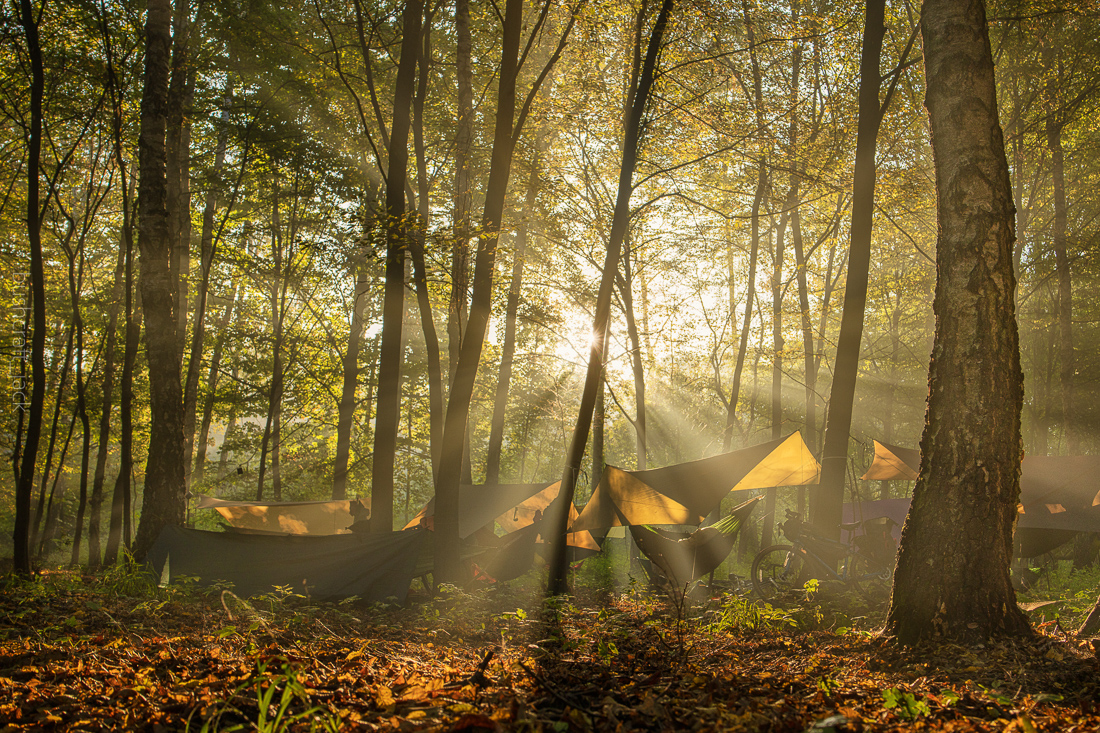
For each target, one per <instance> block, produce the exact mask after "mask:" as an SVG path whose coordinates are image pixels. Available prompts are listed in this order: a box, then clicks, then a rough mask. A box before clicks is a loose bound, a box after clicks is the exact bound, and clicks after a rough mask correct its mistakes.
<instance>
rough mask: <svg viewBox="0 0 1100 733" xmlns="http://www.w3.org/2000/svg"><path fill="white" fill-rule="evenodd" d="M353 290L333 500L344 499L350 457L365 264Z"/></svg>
mask: <svg viewBox="0 0 1100 733" xmlns="http://www.w3.org/2000/svg"><path fill="white" fill-rule="evenodd" d="M356 272H357V274H356V278H355V291H354V293H353V294H352V305H351V327H350V328H349V329H348V347H347V350H346V351H345V352H344V358H343V376H342V384H341V389H340V405H339V408H338V409H337V424H336V461H335V464H334V465H333V469H332V498H333V499H343V498H345V497H347V491H348V489H347V485H348V460H349V458H350V456H351V428H352V424H353V423H354V421H355V392H356V388H357V386H358V383H359V352H360V350H361V349H360V344H361V343H362V339H363V326H364V318H363V309H364V308H365V307H366V299H367V296H368V294H369V293H370V285H371V273H370V270H369V269H368V267H367V265H366V264H365V263H361V264H360V265H359V267H358V268H357V270H356Z"/></svg>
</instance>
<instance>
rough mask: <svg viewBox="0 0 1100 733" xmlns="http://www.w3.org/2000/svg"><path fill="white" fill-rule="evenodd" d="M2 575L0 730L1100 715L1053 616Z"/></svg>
mask: <svg viewBox="0 0 1100 733" xmlns="http://www.w3.org/2000/svg"><path fill="white" fill-rule="evenodd" d="M0 582H3V583H4V584H3V585H2V587H0V590H2V591H3V592H2V593H0V731H16V730H47V731H48V730H71V731H76V730H87V731H99V730H144V731H165V730H167V731H176V730H188V729H189V730H193V731H200V730H211V731H216V730H221V731H228V730H265V731H282V730H288V731H289V730H377V729H395V730H401V731H412V730H468V731H476V730H521V731H538V730H541V731H555V732H564V731H588V730H623V731H628V730H671V729H676V730H691V731H698V730H734V731H740V730H746V731H751V730H767V731H811V730H812V731H829V730H833V731H838V732H839V731H894V730H949V731H987V730H988V731H992V730H997V731H1002V730H1010V731H1019V732H1021V733H1030V732H1031V731H1037V730H1038V731H1066V732H1067V733H1069V732H1072V731H1086V730H1091V731H1095V730H1098V729H1100V704H1098V701H1100V662H1098V659H1097V656H1096V654H1095V652H1094V649H1093V646H1092V645H1091V644H1090V643H1089V642H1085V641H1079V640H1076V639H1074V638H1073V637H1071V636H1070V635H1068V634H1065V633H1063V632H1062V631H1061V628H1060V627H1059V626H1058V624H1057V623H1047V624H1040V623H1038V622H1037V623H1036V626H1037V627H1038V629H1039V631H1038V633H1037V635H1036V636H1035V637H1034V638H1033V639H1028V640H1011V641H1003V642H998V643H993V644H988V645H978V646H971V647H961V646H953V645H949V644H939V645H934V646H926V647H923V648H919V649H916V650H903V649H901V648H899V647H898V646H897V645H895V644H893V643H891V642H890V641H889V640H885V639H882V638H880V637H878V636H877V635H876V634H875V633H874V632H873V630H874V629H875V628H876V627H877V626H878V625H879V623H880V622H881V613H882V611H883V609H882V608H867V609H859V608H853V607H852V606H850V605H848V603H849V601H848V600H846V599H843V598H841V599H838V600H837V601H835V602H833V601H828V600H827V599H826V600H824V601H823V600H822V599H820V598H818V599H814V600H813V602H807V603H804V604H801V605H800V606H798V607H797V608H794V609H788V610H775V609H771V608H769V607H763V608H761V607H759V606H757V605H755V604H753V603H752V602H751V601H748V600H746V599H745V598H743V597H740V596H738V595H725V596H722V597H720V598H717V599H703V600H697V601H692V602H691V603H689V604H686V605H682V606H680V607H676V606H674V605H673V604H671V603H669V602H668V601H667V600H665V599H663V598H661V597H656V596H650V595H648V594H646V593H643V592H627V593H623V594H620V595H617V596H611V595H610V594H603V595H598V594H597V595H586V594H584V593H580V594H579V595H578V596H577V597H571V598H569V599H567V600H565V601H560V602H553V603H549V604H546V603H543V601H542V600H541V597H540V596H539V595H538V594H537V593H536V592H535V591H533V590H528V591H522V590H518V589H515V588H512V589H509V588H496V589H491V590H481V591H478V592H476V593H465V592H459V591H452V592H451V593H447V594H443V595H441V596H439V597H437V598H436V599H434V600H433V599H429V598H427V597H426V596H425V597H423V598H420V599H412V600H411V602H410V603H409V604H407V605H405V606H402V607H383V606H371V607H363V606H356V605H354V604H347V605H326V604H311V603H308V602H307V600H306V599H302V598H297V597H293V596H285V597H269V598H266V599H262V600H260V601H256V600H253V601H252V602H251V603H244V602H242V601H240V600H238V599H237V598H236V596H234V595H233V594H231V593H228V592H222V591H216V590H215V591H201V590H198V589H194V588H191V589H187V588H183V589H173V588H169V589H168V590H163V589H159V590H158V589H151V588H149V587H147V586H146V587H142V584H141V582H139V581H138V580H136V579H135V576H127V575H126V574H125V573H115V574H113V575H111V574H109V575H108V576H106V577H103V576H100V577H98V578H86V577H81V576H79V575H76V574H71V573H67V572H54V573H49V574H46V575H44V576H41V577H39V578H36V579H35V580H33V581H16V580H7V581H0ZM857 613H858V614H862V615H860V616H855V615H854V614H857Z"/></svg>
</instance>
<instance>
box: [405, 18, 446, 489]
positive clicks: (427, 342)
mask: <svg viewBox="0 0 1100 733" xmlns="http://www.w3.org/2000/svg"><path fill="white" fill-rule="evenodd" d="M433 16H434V9H432V8H429V9H428V11H427V13H426V14H425V18H424V25H423V34H422V36H421V49H420V53H419V54H418V55H417V68H418V69H419V74H418V77H417V83H416V94H415V95H414V97H413V103H412V108H413V125H412V131H413V149H414V150H415V152H416V187H417V196H416V201H417V225H416V227H415V228H414V229H413V231H412V232H410V236H409V254H410V256H411V259H412V264H413V280H414V282H415V285H416V303H417V306H418V310H419V312H420V329H421V331H422V332H423V334H424V350H425V352H426V353H425V355H426V357H427V367H428V450H429V454H430V455H431V464H432V476H433V477H434V476H435V472H436V470H437V469H438V467H439V451H440V450H441V448H442V445H441V443H442V440H443V364H442V361H441V359H440V354H439V335H438V334H437V332H436V328H435V317H434V315H433V314H432V304H431V300H430V297H431V294H430V292H429V289H428V266H427V262H426V260H425V253H424V252H425V243H426V241H427V236H428V229H429V227H430V224H431V199H430V195H431V190H430V186H429V179H428V161H427V153H426V151H425V149H424V103H425V100H426V99H427V96H428V77H429V75H430V73H431V62H432V44H431V39H432V35H431V30H432V18H433ZM405 499H406V503H407V502H408V493H407V492H406V496H405Z"/></svg>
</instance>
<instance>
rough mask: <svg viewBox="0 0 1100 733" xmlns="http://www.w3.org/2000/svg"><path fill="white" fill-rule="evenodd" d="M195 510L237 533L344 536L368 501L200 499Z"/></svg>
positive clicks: (366, 512) (365, 511)
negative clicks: (213, 513)
mask: <svg viewBox="0 0 1100 733" xmlns="http://www.w3.org/2000/svg"><path fill="white" fill-rule="evenodd" d="M198 508H199V509H213V510H214V511H216V512H217V513H218V514H220V515H221V516H222V518H223V519H224V520H225V522H226V524H228V525H229V526H230V527H231V528H233V529H235V530H237V531H243V532H254V533H265V534H267V533H274V534H298V535H333V534H345V533H347V532H349V531H351V530H350V527H351V525H352V524H354V523H355V522H356V521H359V520H363V519H365V518H366V517H369V516H370V500H369V499H350V500H347V499H346V500H342V501H281V502H259V501H225V500H223V499H215V498H213V497H211V496H200V497H199V504H198Z"/></svg>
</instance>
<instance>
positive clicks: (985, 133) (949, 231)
mask: <svg viewBox="0 0 1100 733" xmlns="http://www.w3.org/2000/svg"><path fill="white" fill-rule="evenodd" d="M921 32H922V34H923V37H924V59H925V76H926V79H927V90H928V91H927V95H926V97H925V106H926V107H927V108H928V113H929V117H930V119H931V128H932V151H933V155H934V160H935V168H936V198H937V204H938V208H939V213H938V218H939V236H938V239H937V246H936V266H937V271H938V276H937V281H936V294H935V300H934V303H933V309H934V311H935V314H936V334H935V340H934V343H933V347H932V363H931V368H930V370H929V376H928V383H929V390H930V392H929V397H928V411H927V421H926V424H925V429H924V437H923V438H922V439H921V470H920V475H919V477H918V478H917V483H916V487H915V489H914V491H913V503H912V507H911V509H910V510H909V516H908V518H907V520H906V522H905V528H904V530H903V532H902V539H901V548H900V550H899V554H898V562H897V570H896V573H895V576H894V591H893V597H892V599H891V607H890V612H889V615H888V617H887V621H886V629H885V631H886V632H887V633H889V634H893V635H895V636H896V637H897V639H898V640H899V641H900V642H902V643H904V644H915V643H916V642H918V641H920V640H922V639H929V638H933V637H937V638H943V639H949V640H951V639H954V640H973V639H987V638H989V637H992V636H1021V635H1028V634H1030V627H1029V626H1028V621H1027V618H1026V616H1024V614H1023V612H1022V611H1021V610H1020V609H1019V607H1018V606H1017V605H1016V594H1015V591H1014V590H1013V588H1012V583H1011V582H1010V579H1009V562H1010V560H1011V557H1012V533H1013V527H1014V525H1015V522H1016V518H1017V511H1016V506H1017V501H1018V499H1019V495H1020V483H1019V479H1020V457H1021V453H1022V443H1021V440H1020V410H1021V406H1022V404H1023V375H1022V373H1021V371H1020V357H1019V340H1018V335H1017V328H1016V313H1015V305H1014V293H1015V285H1016V283H1015V276H1014V274H1013V270H1012V255H1013V242H1014V241H1015V231H1014V220H1013V214H1014V211H1013V204H1012V190H1011V186H1010V183H1009V176H1008V165H1007V162H1006V160H1005V148H1004V140H1003V137H1002V133H1001V127H1000V124H999V122H998V119H997V99H996V86H995V83H994V76H993V60H992V56H991V52H990V45H989V36H988V31H987V26H986V16H985V6H984V3H982V2H962V1H961V0H928V1H927V2H925V4H924V10H923V13H922V16H921Z"/></svg>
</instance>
